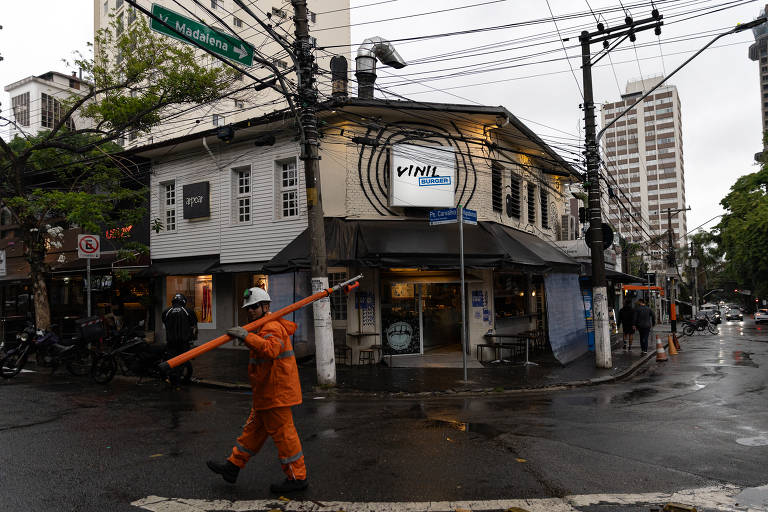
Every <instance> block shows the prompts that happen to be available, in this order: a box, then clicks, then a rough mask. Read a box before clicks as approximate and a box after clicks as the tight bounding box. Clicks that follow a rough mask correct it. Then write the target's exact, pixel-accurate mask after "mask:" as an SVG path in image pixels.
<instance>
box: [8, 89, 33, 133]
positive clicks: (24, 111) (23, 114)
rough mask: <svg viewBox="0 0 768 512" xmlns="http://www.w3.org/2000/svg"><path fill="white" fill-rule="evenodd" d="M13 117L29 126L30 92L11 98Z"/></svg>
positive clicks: (19, 122)
mask: <svg viewBox="0 0 768 512" xmlns="http://www.w3.org/2000/svg"><path fill="white" fill-rule="evenodd" d="M11 106H12V107H13V117H14V119H15V120H16V123H18V124H20V125H21V126H29V92H25V93H22V94H19V95H18V96H14V97H13V98H11Z"/></svg>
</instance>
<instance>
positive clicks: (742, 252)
mask: <svg viewBox="0 0 768 512" xmlns="http://www.w3.org/2000/svg"><path fill="white" fill-rule="evenodd" d="M720 204H721V205H722V206H723V208H725V210H726V213H725V215H723V217H722V219H721V220H720V223H719V224H718V225H717V226H716V228H715V229H717V230H718V232H719V234H718V236H717V239H718V241H719V244H720V248H721V250H722V251H723V253H724V255H725V262H726V263H725V268H726V272H727V274H728V275H729V276H731V277H732V279H733V280H735V281H736V282H737V283H738V284H739V286H740V287H745V288H750V289H752V290H754V291H755V293H756V294H757V295H763V296H764V295H768V166H766V164H763V167H762V169H760V170H759V171H758V172H755V173H752V174H747V175H745V176H742V177H741V178H739V179H738V180H737V181H736V183H735V184H734V185H733V186H732V187H731V190H730V192H729V193H728V195H727V196H725V198H723V200H722V201H720Z"/></svg>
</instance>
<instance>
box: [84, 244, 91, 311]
mask: <svg viewBox="0 0 768 512" xmlns="http://www.w3.org/2000/svg"><path fill="white" fill-rule="evenodd" d="M85 281H86V283H85V292H86V296H87V297H88V316H91V258H88V259H87V260H85Z"/></svg>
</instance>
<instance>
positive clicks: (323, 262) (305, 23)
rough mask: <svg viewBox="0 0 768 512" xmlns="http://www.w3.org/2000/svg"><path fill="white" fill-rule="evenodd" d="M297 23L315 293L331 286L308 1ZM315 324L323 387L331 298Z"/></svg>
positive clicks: (329, 361) (319, 308)
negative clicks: (321, 189) (321, 182)
mask: <svg viewBox="0 0 768 512" xmlns="http://www.w3.org/2000/svg"><path fill="white" fill-rule="evenodd" d="M291 5H293V20H294V23H295V24H296V32H295V34H296V42H295V43H294V48H295V50H294V51H295V54H296V75H297V81H298V96H299V102H300V104H299V108H300V111H301V114H300V116H299V117H300V119H301V125H302V127H303V129H304V140H303V144H302V148H301V160H302V161H303V162H304V182H305V188H306V194H307V230H308V232H309V239H310V246H309V261H310V265H311V276H312V293H317V292H319V291H320V290H324V289H326V288H328V261H327V259H326V248H325V224H324V219H323V217H324V215H323V200H322V195H321V193H320V165H319V162H320V155H319V154H318V153H319V142H318V133H317V115H316V110H315V105H317V91H316V90H315V85H314V82H315V78H314V69H315V63H314V56H313V55H312V48H311V44H310V40H309V20H308V16H307V2H306V0H291ZM312 307H313V311H314V321H315V322H314V323H315V361H316V364H317V382H318V384H320V385H321V386H335V385H336V362H335V361H334V351H333V326H332V325H331V302H330V299H328V298H327V297H326V298H324V299H321V300H318V301H317V302H315V303H314V304H313V306H312Z"/></svg>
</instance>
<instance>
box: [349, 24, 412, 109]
mask: <svg viewBox="0 0 768 512" xmlns="http://www.w3.org/2000/svg"><path fill="white" fill-rule="evenodd" d="M377 57H378V59H379V60H380V61H381V62H382V64H386V65H387V66H391V67H393V68H395V69H400V68H404V67H405V66H406V64H405V61H404V60H403V58H402V57H400V54H398V53H397V51H396V50H395V47H394V46H392V43H390V42H389V41H387V40H385V39H382V38H380V37H369V38H368V39H366V40H365V41H363V43H362V44H361V45H360V47H359V48H358V49H357V57H355V77H357V96H358V97H359V98H362V99H373V84H374V83H376V58H377Z"/></svg>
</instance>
